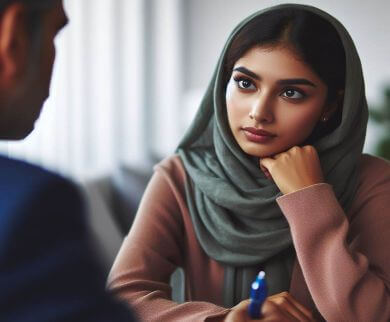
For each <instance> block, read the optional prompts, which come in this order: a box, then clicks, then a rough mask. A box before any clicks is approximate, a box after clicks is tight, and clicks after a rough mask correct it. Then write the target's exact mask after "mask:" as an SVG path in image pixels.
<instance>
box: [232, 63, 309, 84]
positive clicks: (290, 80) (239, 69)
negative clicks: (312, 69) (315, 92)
mask: <svg viewBox="0 0 390 322" xmlns="http://www.w3.org/2000/svg"><path fill="white" fill-rule="evenodd" d="M233 71H237V72H241V73H243V74H245V75H248V76H249V77H252V78H254V79H256V80H261V76H260V75H257V74H256V73H254V72H252V71H250V70H249V69H248V68H246V67H243V66H239V67H236V68H234V69H233ZM277 83H278V84H279V85H309V86H313V87H316V85H315V84H314V83H312V82H311V81H309V80H308V79H306V78H287V79H280V80H278V82H277Z"/></svg>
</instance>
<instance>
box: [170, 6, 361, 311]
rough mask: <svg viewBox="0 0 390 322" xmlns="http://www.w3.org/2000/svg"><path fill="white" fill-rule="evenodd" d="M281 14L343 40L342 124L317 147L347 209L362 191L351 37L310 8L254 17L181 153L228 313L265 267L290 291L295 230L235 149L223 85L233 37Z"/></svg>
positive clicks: (270, 189) (192, 206) (357, 73)
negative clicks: (319, 24)
mask: <svg viewBox="0 0 390 322" xmlns="http://www.w3.org/2000/svg"><path fill="white" fill-rule="evenodd" d="M282 8H298V9H303V10H307V11H310V12H313V13H315V14H317V15H319V16H321V17H323V18H324V19H325V20H327V21H328V22H329V23H331V24H332V25H333V26H334V27H335V29H336V30H337V32H338V33H339V36H340V38H341V40H342V43H343V46H344V49H345V53H346V81H345V93H344V102H343V107H342V120H341V123H340V125H339V126H338V127H337V128H336V129H335V130H334V131H333V132H331V133H330V134H328V135H326V136H324V137H322V138H320V139H319V140H318V141H317V142H314V144H313V145H314V146H315V148H316V150H317V152H318V154H319V157H320V161H321V166H322V170H323V172H324V175H325V178H326V182H328V183H329V184H331V185H332V186H333V189H334V192H335V194H336V196H337V198H338V200H339V202H340V204H341V205H342V206H343V207H344V209H347V208H348V206H349V205H350V204H351V202H352V200H353V198H354V195H355V191H356V189H357V177H358V176H357V164H358V161H359V159H360V155H361V153H362V149H363V144H364V139H365V132H366V125H367V118H368V112H367V103H366V99H365V91H364V80H363V75H362V69H361V63H360V59H359V56H358V54H357V51H356V49H355V46H354V44H353V41H352V40H351V38H350V36H349V34H348V32H347V31H346V30H345V28H344V27H343V26H342V25H341V23H339V22H338V21H337V20H336V19H334V18H333V17H331V16H330V15H329V14H327V13H325V12H323V11H321V10H319V9H317V8H314V7H311V6H306V5H296V4H283V5H278V6H274V7H271V8H268V9H265V10H262V11H259V12H257V13H255V14H253V15H251V16H250V17H248V18H247V19H245V20H244V21H243V22H241V23H240V24H239V25H238V26H237V27H236V28H235V29H234V30H233V32H232V34H231V35H230V36H229V38H228V40H227V42H226V45H225V47H224V49H223V51H222V54H221V56H220V59H219V61H218V65H217V68H216V70H215V72H214V75H213V77H212V80H211V83H210V85H209V87H208V89H207V91H206V94H205V96H204V98H203V100H202V102H201V105H200V107H199V110H198V112H197V114H196V116H195V119H194V121H193V123H192V125H191V127H190V128H189V130H188V132H187V133H186V135H185V137H184V138H183V140H182V142H181V143H180V144H179V147H178V149H177V151H178V153H179V155H180V157H181V160H182V161H183V164H184V167H185V169H186V172H187V174H188V176H189V178H190V180H189V181H188V183H187V184H186V196H187V203H188V207H189V211H190V214H191V218H192V222H193V225H194V228H195V232H196V236H197V238H198V240H199V243H200V244H201V246H202V248H203V250H204V251H205V252H206V253H207V255H208V256H210V257H211V258H213V259H215V260H216V261H218V262H220V263H222V264H223V265H224V266H225V285H224V298H225V305H226V306H232V305H234V304H236V303H237V302H239V301H241V300H243V299H245V298H247V297H248V295H249V286H250V282H251V279H252V278H253V276H254V275H255V273H256V269H258V267H259V266H260V267H263V268H265V270H266V273H267V280H268V281H269V283H270V284H271V287H270V291H271V292H270V293H271V294H272V293H277V292H280V291H283V290H288V289H289V283H290V277H291V271H292V264H293V262H294V251H293V247H292V238H291V233H290V229H289V225H288V223H287V220H286V219H285V217H284V216H283V214H282V212H281V210H280V208H279V207H278V205H277V203H276V201H275V200H276V198H277V197H279V196H280V195H281V193H280V191H279V189H278V187H277V186H276V185H275V184H274V183H273V182H272V181H270V180H268V179H267V178H266V177H265V176H264V174H263V173H262V171H261V170H260V169H259V165H258V163H257V162H254V161H253V158H251V157H248V155H246V154H245V153H244V152H243V151H242V150H241V148H240V147H239V146H238V144H237V143H236V141H235V139H234V137H233V135H232V133H231V130H230V127H229V124H228V121H227V116H226V112H225V110H226V102H225V88H224V84H223V79H222V78H223V73H222V71H223V67H224V63H225V56H226V53H227V50H228V48H229V46H230V44H231V42H232V40H233V39H234V37H235V36H236V35H237V34H238V33H239V32H240V30H241V29H242V28H243V27H244V26H245V25H246V24H247V23H248V22H250V21H251V20H252V19H254V18H257V17H258V16H260V15H262V14H263V13H265V12H269V11H272V10H276V9H282ZM320 36H321V35H319V37H320ZM313 216H315V214H313Z"/></svg>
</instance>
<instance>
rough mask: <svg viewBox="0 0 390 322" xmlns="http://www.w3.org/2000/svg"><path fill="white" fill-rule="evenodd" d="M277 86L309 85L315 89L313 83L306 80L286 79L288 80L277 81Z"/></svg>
mask: <svg viewBox="0 0 390 322" xmlns="http://www.w3.org/2000/svg"><path fill="white" fill-rule="evenodd" d="M278 84H279V85H309V86H313V87H316V85H315V84H314V83H312V82H311V81H309V80H308V79H306V78H288V79H280V80H278Z"/></svg>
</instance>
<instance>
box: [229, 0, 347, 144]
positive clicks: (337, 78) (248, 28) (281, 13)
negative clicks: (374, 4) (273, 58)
mask: <svg viewBox="0 0 390 322" xmlns="http://www.w3.org/2000/svg"><path fill="white" fill-rule="evenodd" d="M255 46H270V47H273V46H275V47H276V46H287V47H288V48H291V49H292V50H293V51H294V52H295V53H296V54H297V55H298V57H299V58H300V59H301V60H302V61H304V62H305V63H306V64H307V65H308V66H310V67H311V68H312V69H313V71H314V72H315V73H316V74H317V75H318V76H319V78H320V79H321V80H322V81H323V82H324V83H325V84H326V85H327V88H328V95H327V102H333V101H334V100H335V99H337V98H338V92H339V91H340V90H344V88H345V70H346V63H345V51H344V47H343V44H342V41H341V39H340V37H339V34H338V32H337V30H336V29H335V28H334V27H333V25H332V24H331V23H330V22H328V21H327V20H325V19H324V18H322V17H321V16H319V15H318V14H315V13H313V12H310V11H308V10H304V9H298V8H281V9H277V10H274V11H270V12H266V13H264V14H262V15H260V16H258V17H256V18H254V19H253V20H252V21H250V22H249V23H248V24H246V25H245V26H244V27H243V28H242V29H241V30H240V31H239V33H238V34H237V35H236V36H235V38H234V39H233V41H232V43H231V44H230V46H229V48H228V51H227V55H226V58H225V63H224V77H223V80H224V86H225V88H226V86H227V83H228V81H229V79H230V77H231V74H232V69H233V66H234V64H235V62H236V61H237V60H238V59H239V58H241V57H242V56H243V55H244V54H245V53H246V52H247V51H248V50H250V49H251V48H253V47H255ZM340 120H341V109H339V110H338V112H337V113H335V115H334V116H333V117H332V119H331V120H329V121H328V122H327V126H326V129H325V128H324V129H321V130H320V132H321V135H324V134H325V133H323V132H324V131H326V132H327V133H328V132H331V131H332V130H333V129H334V128H335V127H337V125H338V124H339V123H340ZM317 131H318V129H317ZM313 134H315V135H316V136H317V134H316V133H313Z"/></svg>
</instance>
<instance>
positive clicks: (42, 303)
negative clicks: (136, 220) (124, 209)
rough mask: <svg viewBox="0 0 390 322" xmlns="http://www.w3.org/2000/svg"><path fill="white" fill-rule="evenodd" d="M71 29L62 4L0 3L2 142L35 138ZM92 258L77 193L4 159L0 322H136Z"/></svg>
mask: <svg viewBox="0 0 390 322" xmlns="http://www.w3.org/2000/svg"><path fill="white" fill-rule="evenodd" d="M66 23H67V17H66V14H65V12H64V9H63V5H62V1H60V0H23V1H22V0H19V1H17V0H8V1H7V0H0V139H5V140H16V139H22V138H24V137H26V136H27V135H28V134H29V133H30V132H31V131H32V130H33V128H34V123H35V121H36V120H37V118H38V117H39V114H40V111H41V108H42V105H43V102H44V101H45V99H46V98H47V96H48V94H49V85H50V79H51V73H52V67H53V63H54V59H55V48H54V38H55V36H56V35H57V33H58V32H59V31H60V30H61V29H62V28H63V27H64V26H65V25H66ZM93 254H94V252H93V248H92V247H91V244H90V237H89V235H88V232H87V226H86V220H85V215H84V208H83V202H82V199H81V197H80V194H79V192H78V191H77V189H76V187H75V186H74V185H73V184H72V183H70V182H69V181H67V180H65V179H63V178H61V177H59V176H57V175H54V174H52V173H49V172H47V171H45V170H43V169H40V168H38V167H35V166H32V165H29V164H27V163H24V162H20V161H16V160H11V159H8V158H5V157H0V321H3V322H4V321H17V322H20V321H39V322H45V321H127V322H128V321H133V320H134V318H133V316H132V314H131V312H129V310H128V309H127V308H126V307H125V306H124V305H123V304H121V303H119V302H117V301H116V300H114V299H113V298H112V297H111V296H110V295H109V294H108V293H107V292H106V291H105V276H104V274H103V271H102V270H101V268H100V266H99V265H98V260H97V259H96V258H95V257H94V255H93Z"/></svg>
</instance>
